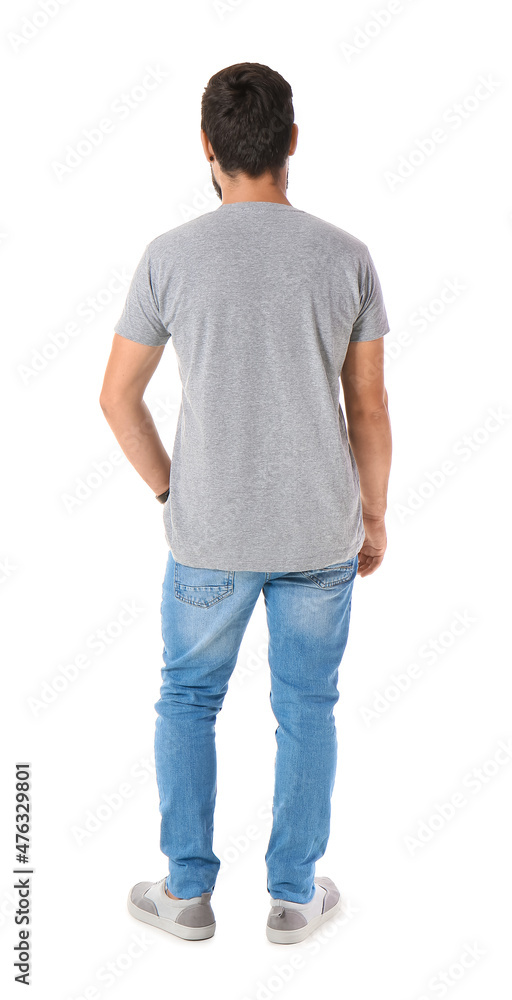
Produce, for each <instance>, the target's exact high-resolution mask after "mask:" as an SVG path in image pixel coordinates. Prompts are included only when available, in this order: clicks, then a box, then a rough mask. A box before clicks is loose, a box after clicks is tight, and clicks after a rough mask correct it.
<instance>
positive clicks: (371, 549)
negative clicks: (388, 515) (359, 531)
mask: <svg viewBox="0 0 512 1000" xmlns="http://www.w3.org/2000/svg"><path fill="white" fill-rule="evenodd" d="M363 523H364V534H365V537H364V542H363V544H362V547H361V549H360V550H359V553H358V567H357V572H358V574H359V575H360V576H369V575H370V573H375V570H376V569H378V567H379V566H380V564H381V562H382V560H383V559H384V553H385V551H386V547H387V544H388V543H387V537H386V527H385V524H384V516H382V517H371V516H370V515H369V514H365V513H364V511H363Z"/></svg>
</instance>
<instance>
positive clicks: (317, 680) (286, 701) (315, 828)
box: [155, 550, 358, 903]
mask: <svg viewBox="0 0 512 1000" xmlns="http://www.w3.org/2000/svg"><path fill="white" fill-rule="evenodd" d="M357 567H358V556H357V555H355V556H354V558H353V559H349V560H347V561H346V562H343V563H333V564H332V565H330V566H325V567H322V568H320V569H311V570H304V571H301V572H294V573H258V572H252V571H251V572H249V571H240V570H236V571H234V570H221V569H197V568H195V567H192V566H185V565H183V564H182V563H179V562H176V561H175V560H174V557H173V555H172V552H171V551H170V550H169V555H168V561H167V566H166V571H165V577H164V582H163V589H162V604H161V615H162V637H163V640H164V651H163V660H164V667H163V668H162V686H161V688H160V699H159V700H158V701H157V702H156V704H155V708H156V710H157V713H158V715H157V719H156V731H155V762H156V775H157V784H158V793H159V798H160V814H161V827H160V829H161V834H160V848H161V850H162V852H163V853H164V854H165V855H166V856H167V858H168V859H169V875H168V876H167V880H166V885H167V888H168V889H169V892H171V893H172V894H173V895H174V896H178V897H180V898H182V899H191V898H192V896H200V895H201V893H203V892H211V891H213V889H214V888H215V881H216V877H217V872H218V870H219V867H220V863H221V862H220V859H219V858H218V857H217V855H216V854H214V853H213V849H212V841H213V819H214V809H215V798H216V792H217V759H216V750H215V721H216V716H217V713H218V712H219V711H220V709H221V708H222V702H223V700H224V695H225V694H226V691H227V689H228V683H229V679H230V677H231V674H232V673H233V670H234V668H235V665H236V661H237V656H238V651H239V649H240V644H241V641H242V638H243V635H244V632H245V630H246V628H247V625H248V622H249V619H250V617H251V614H252V611H253V609H254V606H255V604H256V601H257V599H258V596H259V594H260V591H261V589H262V588H263V595H264V601H265V609H266V616H267V625H268V633H269V644H268V661H269V666H270V679H271V687H270V703H271V707H272V711H273V713H274V716H275V718H276V720H277V723H278V725H277V729H276V731H275V736H276V744H277V749H276V757H275V783H274V799H273V810H272V820H273V825H272V830H271V835H270V840H269V844H268V849H267V853H266V855H265V862H266V866H267V890H268V892H269V893H270V895H271V896H273V897H274V898H276V899H288V900H290V901H293V902H296V903H308V902H309V901H310V900H311V899H312V898H313V895H314V891H315V885H314V877H315V862H316V861H317V860H318V859H319V858H321V857H322V856H323V854H324V853H325V850H326V847H327V842H328V839H329V831H330V818H331V796H332V792H333V788H334V779H335V773H336V763H337V750H338V743H337V738H336V725H335V720H334V715H333V708H334V706H335V704H336V702H337V701H338V698H339V691H338V687H337V684H338V667H339V665H340V663H341V659H342V656H343V653H344V651H345V646H346V644H347V639H348V629H349V620H350V607H351V600H352V588H353V584H354V580H355V577H356V574H357Z"/></svg>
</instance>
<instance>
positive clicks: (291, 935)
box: [267, 898, 341, 944]
mask: <svg viewBox="0 0 512 1000" xmlns="http://www.w3.org/2000/svg"><path fill="white" fill-rule="evenodd" d="M340 908H341V898H340V899H339V900H338V902H337V903H335V904H334V906H331V909H330V910H327V912H326V913H319V915H318V917H313V919H312V920H309V921H308V923H307V924H304V927H297V928H296V930H293V931H278V930H276V929H275V928H274V927H269V926H268V924H267V938H268V940H269V941H272V943H273V944H297V942H298V941H304V938H307V937H309V935H310V934H313V933H314V932H315V931H316V930H317V929H318V927H320V925H321V924H324V923H325V921H326V920H330V918H331V917H333V916H334V914H335V913H338V912H339V910H340Z"/></svg>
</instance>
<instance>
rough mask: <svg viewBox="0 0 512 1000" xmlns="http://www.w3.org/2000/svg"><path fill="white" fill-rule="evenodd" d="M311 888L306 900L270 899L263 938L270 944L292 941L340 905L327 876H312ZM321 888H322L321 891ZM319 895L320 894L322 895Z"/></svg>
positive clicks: (320, 922)
mask: <svg viewBox="0 0 512 1000" xmlns="http://www.w3.org/2000/svg"><path fill="white" fill-rule="evenodd" d="M315 886H317V887H318V888H317V889H316V891H315V895H314V896H313V899H312V900H311V902H309V903H301V904H297V903H290V902H289V900H286V899H274V898H273V897H271V899H272V903H273V906H272V908H271V910H270V914H269V918H268V920H267V938H268V940H269V941H272V942H273V943H274V944H296V943H297V941H303V940H304V938H306V937H307V936H308V934H312V933H313V932H314V931H316V930H317V928H318V927H320V924H323V923H324V921H326V920H329V919H330V918H331V917H333V916H334V914H335V913H337V912H338V910H339V909H340V906H341V900H340V894H339V892H338V889H337V888H336V886H335V884H334V882H333V881H332V879H330V878H321V877H318V878H315ZM321 890H325V892H322V893H321ZM322 896H323V898H322Z"/></svg>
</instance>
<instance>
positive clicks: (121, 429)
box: [99, 333, 171, 496]
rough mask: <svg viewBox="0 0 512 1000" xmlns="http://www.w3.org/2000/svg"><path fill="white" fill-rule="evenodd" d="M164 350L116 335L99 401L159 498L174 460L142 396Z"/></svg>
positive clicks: (122, 445)
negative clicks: (167, 450) (171, 458)
mask: <svg viewBox="0 0 512 1000" xmlns="http://www.w3.org/2000/svg"><path fill="white" fill-rule="evenodd" d="M163 351H164V346H160V347H152V346H148V345H147V344H140V343H138V342H136V341H133V340H128V339H127V338H126V337H121V336H120V335H119V334H118V333H115V334H114V340H113V344H112V350H111V353H110V357H109V359H108V364H107V368H106V371H105V376H104V379H103V386H102V389H101V394H100V399H99V402H100V406H101V408H102V410H103V413H104V414H105V418H106V420H107V422H108V424H109V425H110V427H111V429H112V431H113V433H114V436H115V438H116V439H117V441H118V443H119V446H120V448H121V450H122V451H123V452H124V454H125V455H126V457H127V459H128V461H129V462H130V463H131V464H132V465H133V467H134V469H135V471H136V472H138V473H139V475H140V476H141V477H142V479H143V480H144V482H145V483H147V485H148V486H150V487H151V489H152V490H153V492H154V493H155V494H156V495H157V496H159V495H160V493H165V491H166V490H167V488H168V486H169V479H170V471H171V460H170V458H169V455H168V454H167V452H166V450H165V448H164V446H163V444H162V441H161V440H160V437H159V435H158V431H157V429H156V426H155V423H154V421H153V418H152V416H151V413H150V411H149V409H148V407H147V406H146V403H144V401H143V396H144V393H145V391H146V387H147V385H148V382H149V380H150V379H151V377H152V375H153V374H154V372H155V370H156V368H157V365H158V363H159V361H160V358H161V357H162V354H163Z"/></svg>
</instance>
